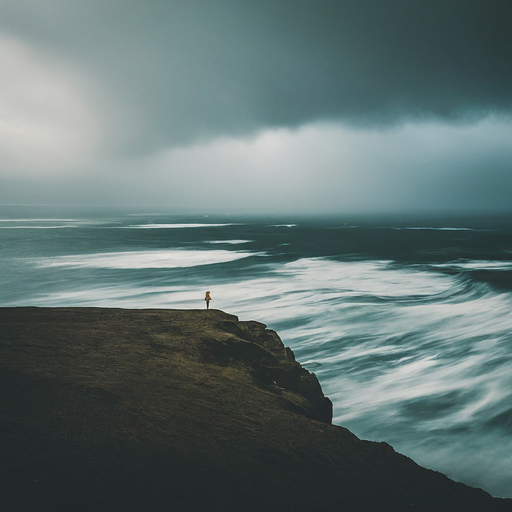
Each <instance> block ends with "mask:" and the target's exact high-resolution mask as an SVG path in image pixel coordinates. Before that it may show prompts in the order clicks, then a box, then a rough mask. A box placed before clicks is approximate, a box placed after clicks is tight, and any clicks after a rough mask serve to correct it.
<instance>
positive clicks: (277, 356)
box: [211, 317, 332, 423]
mask: <svg viewBox="0 0 512 512" xmlns="http://www.w3.org/2000/svg"><path fill="white" fill-rule="evenodd" d="M218 327H219V329H220V330H223V331H225V332H229V333H232V334H234V335H235V336H236V337H237V338H238V339H237V338H234V339H232V340H229V341H225V342H224V343H220V342H215V341H213V342H211V350H212V355H213V357H214V358H215V359H217V360H224V361H229V362H230V364H233V365H239V364H244V365H246V367H247V368H248V369H249V372H250V374H251V376H252V377H253V378H254V380H255V381H256V383H257V384H259V385H261V386H264V387H265V389H267V390H269V391H271V392H272V393H275V394H277V395H279V396H283V392H292V393H293V394H294V395H297V397H300V399H299V400H297V397H293V398H295V399H292V398H291V397H289V398H288V399H287V398H284V397H283V400H282V403H283V405H284V406H285V407H286V408H287V409H289V410H293V411H295V412H298V413H299V414H303V415H304V416H306V417H308V418H311V419H315V420H319V421H323V422H325V423H331V422H332V402H331V401H330V400H329V399H328V398H327V397H325V396H324V394H323V392H322V388H321V387H320V383H319V382H318V379H317V378H316V376H315V375H314V374H312V373H310V372H308V371H307V370H306V369H305V368H302V366H301V365H300V364H299V363H297V362H296V361H295V356H294V355H293V352H292V351H291V349H290V348H289V347H285V346H284V345H283V343H282V341H281V339H280V338H279V336H278V335H277V333H276V332H274V331H271V330H269V329H267V326H266V325H265V324H262V323H259V322H254V321H250V322H239V321H238V319H237V318H236V317H234V319H233V321H231V320H224V321H222V322H219V323H218ZM241 340H245V342H244V341H241ZM303 399H305V400H303Z"/></svg>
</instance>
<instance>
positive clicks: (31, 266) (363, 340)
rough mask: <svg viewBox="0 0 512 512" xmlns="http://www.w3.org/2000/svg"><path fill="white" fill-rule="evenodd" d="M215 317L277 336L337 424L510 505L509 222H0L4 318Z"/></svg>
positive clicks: (12, 209) (98, 213)
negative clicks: (98, 310) (170, 313)
mask: <svg viewBox="0 0 512 512" xmlns="http://www.w3.org/2000/svg"><path fill="white" fill-rule="evenodd" d="M206 290H209V291H210V292H211V296H212V302H211V307H213V308H218V309H222V310H224V311H226V312H228V313H232V314H235V315H237V316H239V318H240V319H242V320H258V321H260V322H263V323H265V324H267V325H268V326H269V328H271V329H274V330H276V331H277V332H278V333H279V335H280V336H281V338H282V340H283V342H284V343H285V345H287V346H290V347H291V348H292V349H293V350H294V352H295V354H296V357H297V359H298V360H299V361H300V362H301V363H302V364H303V365H304V366H305V367H306V368H307V369H308V370H310V371H312V372H314V373H315V374H316V375H317V376H318V378H319V380H320V382H321V384H322V387H323V389H324V392H325V394H326V395H327V396H329V397H330V398H331V400H332V401H333V403H334V423H335V424H338V425H343V426H345V427H347V428H349V429H350V430H351V431H352V432H354V433H355V434H356V435H357V436H359V437H360V438H363V439H370V440H377V441H386V442H388V443H389V444H391V445H392V446H393V447H394V448H395V449H396V450H397V451H399V452H402V453H404V454H406V455H408V456H409V457H411V458H413V459H414V460H415V461H416V462H417V463H419V464H421V465H423V466H426V467H428V468H432V469H435V470H438V471H441V472H443V473H446V474H447V475H448V476H449V477H450V478H452V479H454V480H457V481H462V482H465V483H467V484H470V485H474V486H478V487H482V488H483V489H485V490H487V491H488V492H490V493H491V494H493V495H495V496H502V497H512V216H509V217H481V218H470V217H464V218H463V217H448V216H445V217H440V216H439V217H431V218H427V217H417V218H415V217H409V216H402V217H398V216H397V217H388V218H386V217H375V218H371V217H361V218H357V217H346V216H345V217H344V216H339V217H335V216H333V217H330V218H327V217H325V218H320V217H317V218H313V217H311V218H302V217H298V216H291V215H290V216H286V215H276V216H275V217H271V216H265V217H261V218H258V217H245V216H241V215H239V216H228V215H209V216H208V215H175V214H169V213H165V212H155V211H150V210H148V211H145V212H140V211H139V212H137V211H115V210H113V209H110V210H101V209H98V208H90V209H86V208H68V207H49V206H32V207H28V206H0V305H1V306H100V307H122V308H186V309H188V308H204V307H205V303H204V293H205V291H206Z"/></svg>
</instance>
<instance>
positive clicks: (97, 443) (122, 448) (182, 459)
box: [0, 308, 512, 512]
mask: <svg viewBox="0 0 512 512" xmlns="http://www.w3.org/2000/svg"><path fill="white" fill-rule="evenodd" d="M0 385H1V394H0V407H1V416H0V434H1V435H0V455H1V456H0V471H1V488H0V491H1V495H2V498H1V499H2V503H3V507H4V508H3V510H8V511H16V512H24V511H34V512H35V511H38V512H41V511H52V512H53V511H64V510H65V511H95V512H96V511H109V512H110V511H112V512H114V511H123V512H125V511H128V512H129V511H141V512H142V511H145V512H146V511H174V510H176V511H178V510H179V511H181V510H184V511H185V510H198V511H199V510H211V511H217V510H219V511H220V510H222V511H224V510H225V511H231V510H233V511H235V510H236V511H239V510H247V511H261V510H267V511H335V510H343V511H370V510H371V511H388V510H389V511H406V510H407V511H445V510H446V511H451V512H452V511H465V512H467V511H482V512H483V511H485V512H487V511H498V510H500V511H501V510H503V511H505V510H512V500H499V499H494V498H491V497H490V496H489V495H488V494H487V493H485V492H484V491H482V490H478V489H472V488H470V487H467V486H465V485H462V484H459V483H455V482H453V481H451V480H449V479H448V478H446V477H445V476H444V475H442V474H440V473H436V472H433V471H429V470H426V469H424V468H421V467H419V466H418V465H416V464H415V463H414V462H413V461H412V460H410V459H408V458H407V457H405V456H403V455H400V454H398V453H396V452H395V451H394V450H393V448H391V447H390V446H389V445H387V444H385V443H372V442H367V441H361V440H360V439H358V438H357V437H356V436H354V435H353V434H352V433H351V432H349V431H348V430H346V429H344V428H342V427H338V426H333V425H331V418H332V405H331V402H330V401H329V399H328V398H326V397H324V396H323V393H322V390H321V388H320V385H319V383H318V381H317V379H316V377H315V376H314V375H313V374H310V373H309V372H307V371H306V370H305V369H303V368H302V367H301V366H300V364H299V363H297V362H296V361H295V360H294V356H293V353H292V352H291V350H290V349H289V348H285V347H284V346H283V344H282V343H281V340H280V339H279V337H278V336H277V334H276V333H274V332H273V331H269V330H267V329H266V327H265V325H263V324H261V323H258V322H240V321H238V319H237V318H236V317H234V316H232V315H228V314H226V313H223V312H222V311H218V310H209V311H196V310H190V311H178V310H122V309H99V308H55V309H51V308H3V309H2V308H0Z"/></svg>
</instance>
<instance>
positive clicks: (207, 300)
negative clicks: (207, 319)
mask: <svg viewBox="0 0 512 512" xmlns="http://www.w3.org/2000/svg"><path fill="white" fill-rule="evenodd" d="M204 300H205V301H206V309H210V301H211V300H212V298H211V297H210V292H206V297H205V298H204Z"/></svg>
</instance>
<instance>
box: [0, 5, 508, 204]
mask: <svg viewBox="0 0 512 512" xmlns="http://www.w3.org/2000/svg"><path fill="white" fill-rule="evenodd" d="M511 19H512V2H510V0H429V1H428V2H427V1H420V0H386V1H383V0H357V1H354V0H336V1H335V0H314V1H313V0H279V1H275V0H251V1H249V0H145V1H144V2H140V1H135V0H88V1H87V2H82V1H78V0H0V203H4V204H5V203H10V204H12V203H16V204H20V203H21V204H80V205H87V204H90V205H114V206H123V207H143V208H145V207H151V206H154V207H159V208H169V209H180V208H186V209H192V210H197V211H201V212H208V211H227V212H229V211H289V212H299V213H308V212H311V213H337V212H339V213H380V212H404V211H405V212H407V211H410V212H445V211H453V212H461V213H468V212H469V213H472V212H476V213H481V212H484V213H493V212H512V201H511V200H510V196H511V192H512V65H511V63H512V30H510V20H511Z"/></svg>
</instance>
